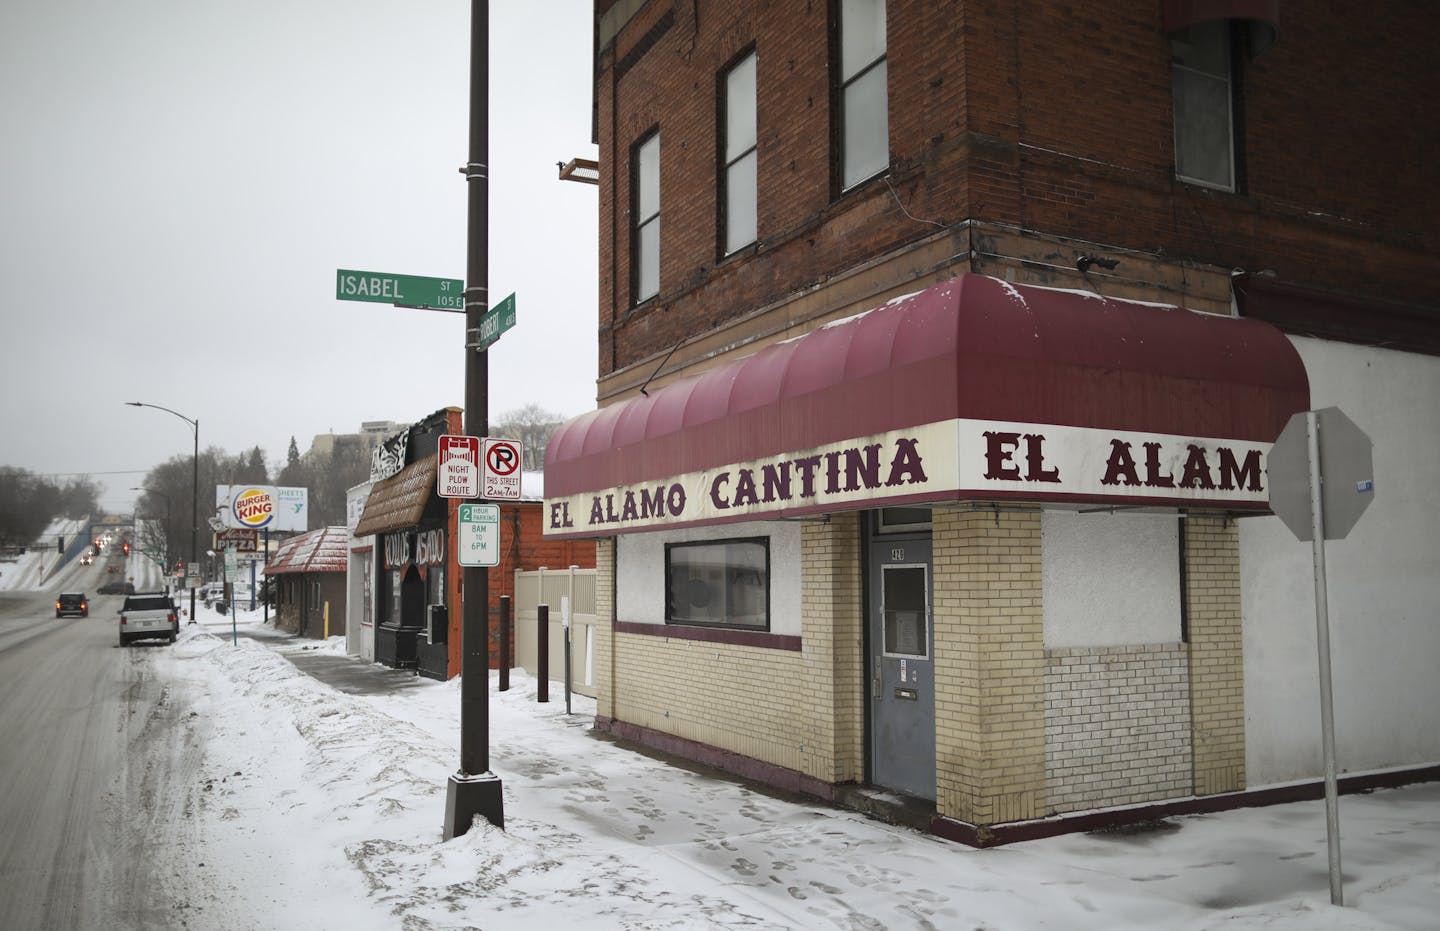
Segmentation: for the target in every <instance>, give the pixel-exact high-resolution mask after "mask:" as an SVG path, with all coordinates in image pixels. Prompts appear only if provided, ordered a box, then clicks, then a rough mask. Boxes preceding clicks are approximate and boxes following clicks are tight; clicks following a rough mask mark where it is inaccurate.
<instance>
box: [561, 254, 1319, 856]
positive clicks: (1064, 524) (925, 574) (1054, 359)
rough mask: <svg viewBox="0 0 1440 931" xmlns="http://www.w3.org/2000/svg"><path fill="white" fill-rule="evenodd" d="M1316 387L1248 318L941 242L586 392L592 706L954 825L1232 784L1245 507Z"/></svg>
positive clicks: (953, 828) (1292, 355)
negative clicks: (703, 367) (1100, 285)
mask: <svg viewBox="0 0 1440 931" xmlns="http://www.w3.org/2000/svg"><path fill="white" fill-rule="evenodd" d="M1309 403H1310V398H1309V386H1308V382H1307V378H1306V372H1305V368H1304V365H1303V364H1302V362H1301V359H1300V356H1299V354H1298V353H1297V352H1296V350H1295V349H1294V347H1293V346H1292V344H1291V343H1290V342H1289V341H1288V340H1287V339H1286V338H1285V336H1284V335H1282V334H1281V333H1280V332H1279V331H1278V330H1276V329H1275V328H1273V327H1272V326H1270V325H1268V324H1265V323H1261V322H1258V321H1254V320H1244V319H1237V318H1233V317H1223V316H1217V315H1210V314H1202V313H1195V312H1192V311H1187V310H1182V309H1178V308H1174V307H1164V306H1157V305H1153V304H1142V303H1138V302H1131V301H1124V300H1115V299H1106V298H1103V297H1100V296H1099V295H1095V294H1083V293H1079V292H1072V291H1059V290H1052V289H1047V288H1040V287H1033V286H1023V285H1012V284H1009V283H1007V282H1004V281H1001V280H998V279H995V278H989V277H985V276H981V275H976V274H964V275H961V276H960V277H958V278H955V279H952V280H950V281H946V282H942V283H940V284H938V285H935V286H932V287H930V288H928V289H926V290H924V291H921V292H919V293H916V294H913V295H910V296H908V297H905V298H903V299H897V300H893V301H891V302H889V303H886V304H884V305H882V306H880V307H877V308H875V309H874V310H871V311H869V312H867V313H864V314H860V315H858V316H855V317H851V318H848V319H845V320H841V321H836V322H833V323H830V324H827V325H825V326H823V327H820V328H817V329H815V330H812V331H810V332H809V333H807V334H805V335H803V336H800V337H798V338H795V339H791V340H788V341H785V342H780V343H776V344H773V345H770V346H768V347H767V348H765V349H762V350H760V351H759V352H757V353H755V354H754V355H752V356H749V357H747V358H745V359H741V360H739V361H736V362H732V363H729V364H725V365H721V366H719V367H717V368H714V369H711V370H710V371H707V372H705V373H703V374H700V375H697V376H693V377H689V378H685V379H682V380H679V381H675V382H672V383H670V384H668V385H665V386H663V387H659V388H651V389H650V390H649V392H648V393H647V394H646V395H644V396H639V397H633V398H631V399H629V400H626V401H622V402H619V403H616V404H613V405H611V406H609V407H605V408H602V409H600V410H597V411H595V412H593V413H590V414H586V415H584V416H581V417H579V418H576V419H575V420H572V421H570V422H569V423H567V424H565V425H564V426H562V427H561V428H560V429H559V430H558V431H557V432H556V434H555V436H554V438H553V440H552V442H551V444H550V446H549V449H548V451H547V458H546V466H547V468H546V471H547V475H546V482H547V493H546V501H545V531H546V533H547V534H548V535H550V536H552V537H554V538H557V539H563V538H594V539H598V540H599V541H600V543H599V548H598V553H597V564H598V567H599V576H600V578H599V580H598V581H599V590H600V592H601V593H602V594H601V597H600V599H599V602H600V603H599V604H598V605H597V614H598V616H599V621H600V623H599V631H600V634H599V641H600V642H599V643H597V647H596V668H597V670H598V682H597V688H598V693H599V698H598V718H599V721H598V724H599V725H600V726H601V727H603V728H605V729H608V730H610V731H612V732H614V733H617V734H620V735H622V736H626V737H630V738H634V739H637V740H641V741H644V742H647V743H650V744H652V745H655V746H661V747H665V748H667V749H670V750H674V751H676V752H682V753H685V754H686V755H689V756H692V757H694V758H697V759H702V760H706V761H709V762H714V763H717V764H719V765H723V766H727V767H729V768H731V769H733V770H736V771H738V772H741V773H743V774H745V775H747V776H752V777H755V778H759V779H763V780H766V781H769V782H772V783H774V784H777V785H782V786H786V787H789V788H795V789H801V790H804V791H808V792H811V793H813V794H816V795H819V796H821V797H824V798H836V797H837V796H839V795H841V794H842V793H844V792H846V791H848V788H847V787H849V786H852V785H860V784H869V785H871V786H875V787H878V788H880V789H883V790H888V791H894V792H896V793H900V794H903V795H904V796H908V797H911V798H914V799H917V800H920V801H921V802H922V803H927V804H932V805H933V812H934V818H935V822H934V824H933V825H931V827H932V828H933V829H934V830H936V831H937V833H942V834H948V835H951V836H957V837H961V838H964V839H967V840H971V841H977V842H985V841H987V840H989V839H992V838H993V836H994V834H993V831H994V830H995V828H996V827H997V826H1000V825H1006V824H1013V823H1017V822H1029V821H1034V820H1036V819H1044V818H1047V817H1052V816H1063V815H1066V814H1071V813H1079V812H1086V811H1092V810H1094V809H1098V808H1106V807H1114V806H1126V805H1135V804H1140V803H1145V802H1154V801H1159V800H1166V799H1175V798H1180V797H1188V796H1192V795H1206V794H1213V793H1221V792H1229V791H1234V790H1238V789H1242V788H1244V786H1245V781H1244V765H1245V737H1244V734H1245V729H1244V715H1245V710H1244V708H1245V704H1244V696H1243V668H1242V661H1241V653H1242V633H1241V624H1240V607H1241V606H1240V585H1239V577H1240V533H1239V528H1238V523H1237V518H1239V517H1242V516H1245V515H1255V514H1264V513H1266V512H1267V510H1268V503H1267V502H1268V491H1267V487H1266V472H1265V460H1266V456H1267V454H1268V452H1269V448H1270V445H1271V444H1272V442H1273V441H1274V439H1275V437H1276V436H1277V435H1278V434H1279V432H1280V430H1281V429H1282V428H1283V426H1284V425H1285V423H1286V421H1287V420H1288V418H1289V417H1290V416H1291V415H1292V414H1293V413H1295V412H1298V411H1303V410H1305V409H1306V408H1307V407H1308V406H1309Z"/></svg>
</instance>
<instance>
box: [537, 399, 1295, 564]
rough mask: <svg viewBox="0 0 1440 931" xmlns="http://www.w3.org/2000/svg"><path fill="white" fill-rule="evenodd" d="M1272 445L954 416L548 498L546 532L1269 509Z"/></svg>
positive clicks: (567, 533) (583, 533) (579, 533)
mask: <svg viewBox="0 0 1440 931" xmlns="http://www.w3.org/2000/svg"><path fill="white" fill-rule="evenodd" d="M1269 449H1270V444H1269V443H1258V442H1252V441H1247V440H1231V439H1219V438H1199V437H1188V436H1175V435H1169V434H1156V433H1138V432H1128V431H1109V430H1099V429H1094V428H1088V427H1066V426H1058V425H1054V424H1020V423H1004V422H997V421H983V420H968V419H957V420H949V421H942V422H939V423H932V424H924V425H921V426H918V427H912V428H909V429H906V430H896V431H891V432H889V433H884V434H879V435H875V436H866V437H857V438H855V439H853V440H849V441H846V442H842V443H836V444H832V445H828V446H824V447H818V448H815V449H808V450H799V451H796V452H792V453H786V454H781V455H777V456H772V457H767V458H764V459H759V460H754V461H749V462H737V463H733V464H730V465H726V466H721V467H718V468H714V469H708V470H705V471H698V472H691V473H687V474H684V475H678V476H674V477H669V478H662V479H659V480H653V481H648V482H643V483H637V484H633V485H626V486H621V487H618V488H612V489H604V490H600V491H595V492H588V493H583V494H577V495H572V496H569V497H564V498H548V497H547V498H546V501H545V504H546V509H545V515H546V519H545V533H546V534H547V535H551V536H594V535H608V534H613V533H617V532H619V533H623V532H626V531H630V530H639V529H655V528H661V527H673V526H684V525H687V524H694V523H708V522H717V521H729V520H741V519H752V518H757V517H770V516H780V515H785V514H787V513H791V514H796V513H815V512H823V511H827V510H847V509H854V508H860V507H872V506H875V505H876V504H882V503H884V502H885V501H886V500H887V499H896V498H903V499H905V502H906V503H923V502H925V501H945V500H956V499H959V498H975V499H980V500H987V499H1011V500H1035V501H1056V502H1082V501H1108V502H1112V503H1114V504H1116V505H1122V504H1123V505H1136V504H1139V505H1146V504H1148V505H1173V506H1178V505H1196V506H1209V507H1220V508H1236V509H1243V510H1254V511H1261V510H1264V509H1265V508H1266V506H1267V501H1268V492H1267V489H1266V487H1265V480H1266V475H1265V457H1266V455H1267V454H1268V452H1269Z"/></svg>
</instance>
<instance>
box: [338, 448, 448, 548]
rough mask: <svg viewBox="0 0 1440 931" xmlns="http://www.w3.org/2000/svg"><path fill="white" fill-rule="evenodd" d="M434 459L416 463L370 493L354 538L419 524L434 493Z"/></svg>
mask: <svg viewBox="0 0 1440 931" xmlns="http://www.w3.org/2000/svg"><path fill="white" fill-rule="evenodd" d="M435 465H436V457H435V456H433V455H432V456H426V457H425V458H424V459H417V460H415V461H414V462H412V463H410V464H409V465H408V466H406V467H405V468H403V469H401V470H400V471H399V472H396V473H395V474H394V475H392V476H390V477H389V478H384V479H381V480H380V481H378V482H376V483H375V484H374V486H373V487H372V488H371V489H370V494H369V496H368V497H367V498H366V499H365V510H364V511H362V512H361V514H360V522H359V523H357V524H356V525H355V536H357V537H364V536H369V535H370V534H375V533H392V532H394V531H396V530H408V529H410V528H412V527H414V526H415V525H416V524H418V523H420V518H421V516H422V515H423V514H424V513H425V505H426V504H428V503H430V495H431V494H432V493H433V492H434V490H435Z"/></svg>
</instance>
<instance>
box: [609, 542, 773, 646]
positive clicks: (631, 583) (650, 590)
mask: <svg viewBox="0 0 1440 931" xmlns="http://www.w3.org/2000/svg"><path fill="white" fill-rule="evenodd" d="M737 537H768V538H769V539H770V632H771V633H775V634H788V635H794V636H799V635H800V524H799V523H797V522H795V521H778V520H777V521H749V522H746V523H740V524H726V525H724V526H720V527H695V528H689V529H685V530H666V531H659V532H657V533H631V534H623V535H621V536H619V537H617V538H616V545H615V616H616V619H617V620H621V621H635V622H639V623H645V624H664V623H665V544H666V543H685V542H690V541H694V540H729V539H734V538H737Z"/></svg>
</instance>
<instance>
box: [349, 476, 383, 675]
mask: <svg viewBox="0 0 1440 931" xmlns="http://www.w3.org/2000/svg"><path fill="white" fill-rule="evenodd" d="M373 484H374V483H372V482H365V483H364V484H361V485H356V486H355V487H354V488H351V489H350V490H349V491H348V492H346V494H345V526H346V527H347V528H348V529H349V530H350V555H349V558H348V564H347V568H346V572H345V578H346V587H345V650H346V652H347V653H349V654H350V655H351V656H358V657H360V658H361V659H363V660H366V661H368V662H374V661H375V586H376V572H375V538H374V537H371V536H363V537H357V536H355V527H356V526H357V525H358V524H359V523H360V515H361V513H363V512H364V510H365V499H366V497H367V496H368V495H369V494H370V488H371V486H372V485H373Z"/></svg>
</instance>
